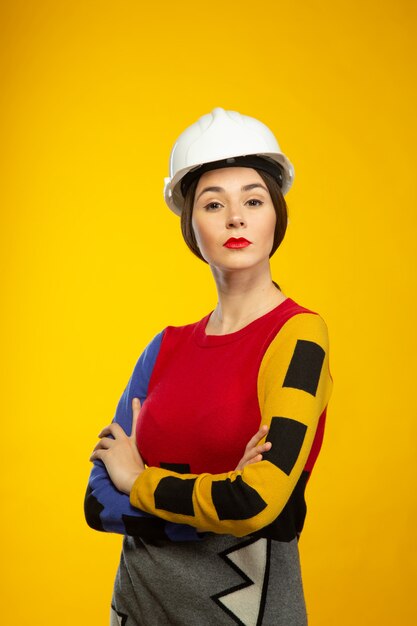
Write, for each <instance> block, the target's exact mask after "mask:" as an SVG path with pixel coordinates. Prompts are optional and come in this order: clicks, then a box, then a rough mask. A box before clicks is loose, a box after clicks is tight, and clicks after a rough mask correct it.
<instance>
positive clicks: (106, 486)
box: [84, 332, 199, 541]
mask: <svg viewBox="0 0 417 626" xmlns="http://www.w3.org/2000/svg"><path fill="white" fill-rule="evenodd" d="M162 337H163V332H161V333H159V334H158V335H156V337H154V339H153V340H152V341H151V343H150V344H149V345H148V346H147V347H146V348H145V350H144V352H143V353H142V354H141V356H140V358H139V360H138V362H137V363H136V366H135V369H134V371H133V374H132V376H131V378H130V380H129V383H128V385H127V387H126V389H125V391H124V393H123V395H122V397H121V398H120V400H119V404H118V405H117V409H116V415H115V417H114V420H113V421H115V422H117V423H118V424H120V426H121V427H122V428H123V429H124V431H125V432H126V433H127V434H130V432H131V429H132V400H133V398H139V399H140V401H141V404H142V403H143V402H144V401H145V399H146V396H147V393H148V385H149V380H150V378H151V375H152V371H153V367H154V365H155V361H156V358H157V356H158V353H159V349H160V346H161V341H162ZM84 513H85V518H86V521H87V524H88V525H89V526H90V527H91V528H94V529H95V530H101V531H104V532H113V533H119V534H122V535H135V536H141V537H143V538H144V539H147V540H149V541H155V540H161V539H165V540H167V539H169V540H171V541H187V540H196V539H197V540H198V539H199V535H198V533H197V532H196V530H195V528H193V527H191V526H186V525H183V524H173V523H170V522H166V521H165V520H163V519H160V518H158V517H154V516H153V515H149V514H148V513H145V512H143V511H141V510H140V509H137V508H135V507H133V506H132V505H131V504H130V501H129V496H127V495H126V494H124V493H122V492H120V491H119V490H118V489H116V487H115V486H114V485H113V483H112V481H111V480H110V477H109V475H108V473H107V470H106V468H105V466H104V464H103V463H102V462H101V461H95V462H94V466H93V469H92V470H91V474H90V479H89V481H88V486H87V492H86V495H85V500H84Z"/></svg>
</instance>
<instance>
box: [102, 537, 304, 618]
mask: <svg viewBox="0 0 417 626" xmlns="http://www.w3.org/2000/svg"><path fill="white" fill-rule="evenodd" d="M233 624H241V625H243V626H261V625H262V626H306V624H307V615H306V608H305V602H304V594H303V587H302V581H301V572H300V560H299V554H298V542H297V540H296V539H294V540H293V541H290V542H288V543H283V542H279V541H273V540H271V539H263V538H262V539H255V538H250V537H249V538H248V537H243V538H237V537H232V536H230V535H214V534H207V535H206V536H205V537H204V539H202V540H201V541H196V542H194V541H191V542H176V543H174V542H168V541H166V542H165V541H164V542H155V543H148V542H146V541H143V540H142V539H140V538H137V537H127V536H126V537H125V538H124V541H123V551H122V555H121V559H120V565H119V569H118V571H117V576H116V580H115V585H114V594H113V600H112V608H111V625H112V626H232V625H233Z"/></svg>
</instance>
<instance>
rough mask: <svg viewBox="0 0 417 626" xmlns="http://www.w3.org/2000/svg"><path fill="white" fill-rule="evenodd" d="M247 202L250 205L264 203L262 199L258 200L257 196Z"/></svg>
mask: <svg viewBox="0 0 417 626" xmlns="http://www.w3.org/2000/svg"><path fill="white" fill-rule="evenodd" d="M247 204H248V205H249V206H261V205H262V204H263V202H262V200H257V199H255V198H252V199H251V200H248V201H247Z"/></svg>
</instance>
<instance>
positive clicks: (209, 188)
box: [196, 187, 224, 200]
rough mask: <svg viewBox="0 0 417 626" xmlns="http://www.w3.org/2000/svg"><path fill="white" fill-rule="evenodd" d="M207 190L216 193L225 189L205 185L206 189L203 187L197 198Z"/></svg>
mask: <svg viewBox="0 0 417 626" xmlns="http://www.w3.org/2000/svg"><path fill="white" fill-rule="evenodd" d="M206 191H214V192H215V193H220V192H221V191H224V189H223V187H204V189H202V190H201V191H200V193H199V194H198V196H197V198H196V200H198V199H199V197H200V196H202V195H203V193H206Z"/></svg>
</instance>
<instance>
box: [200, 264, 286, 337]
mask: <svg viewBox="0 0 417 626" xmlns="http://www.w3.org/2000/svg"><path fill="white" fill-rule="evenodd" d="M212 272H213V276H214V279H215V281H216V287H217V294H218V298H219V301H218V303H217V306H216V308H215V309H214V311H213V313H212V314H211V316H210V319H209V321H208V324H207V327H206V334H207V335H226V334H229V333H233V332H236V331H238V330H240V329H241V328H243V327H244V326H247V325H248V324H250V323H251V322H253V321H254V320H256V319H257V318H258V317H261V316H262V315H265V314H266V313H268V312H269V311H271V310H272V309H274V308H275V307H277V306H278V305H279V304H280V303H281V302H283V301H284V300H286V296H285V295H284V294H283V293H282V292H281V291H280V290H279V289H277V288H276V286H275V285H274V284H273V282H272V278H271V272H270V269H269V265H268V270H267V271H263V272H262V273H261V274H260V275H254V274H253V273H251V275H248V273H247V272H244V271H242V272H229V273H227V274H225V273H223V272H219V271H218V270H216V269H215V268H212Z"/></svg>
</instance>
